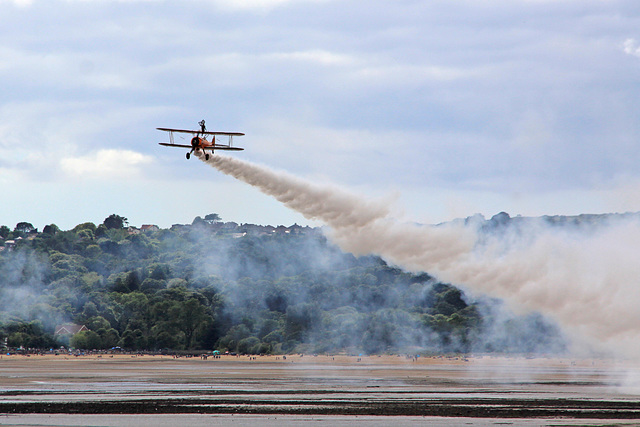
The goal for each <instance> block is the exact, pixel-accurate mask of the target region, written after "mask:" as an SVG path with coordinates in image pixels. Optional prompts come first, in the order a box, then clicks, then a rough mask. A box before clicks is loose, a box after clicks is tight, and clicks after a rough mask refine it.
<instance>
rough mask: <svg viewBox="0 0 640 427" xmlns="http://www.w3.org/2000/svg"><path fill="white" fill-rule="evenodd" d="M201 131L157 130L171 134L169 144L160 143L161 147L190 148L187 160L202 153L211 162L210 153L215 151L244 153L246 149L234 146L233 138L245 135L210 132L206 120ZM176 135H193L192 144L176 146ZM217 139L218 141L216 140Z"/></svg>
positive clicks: (202, 122) (202, 123) (201, 124)
mask: <svg viewBox="0 0 640 427" xmlns="http://www.w3.org/2000/svg"><path fill="white" fill-rule="evenodd" d="M198 124H199V125H200V130H186V129H170V128H157V129H158V130H161V131H164V132H169V142H160V143H159V144H160V145H164V146H165V147H180V148H190V149H191V150H190V151H189V152H188V153H187V159H189V158H190V157H191V153H193V152H194V151H195V152H200V151H202V152H203V153H204V158H205V160H209V153H208V152H207V151H211V153H213V152H214V151H215V150H231V151H242V150H244V148H240V147H234V146H233V137H234V136H242V135H244V133H240V132H209V131H207V128H206V126H205V125H204V120H202V121H201V122H199V123H198ZM174 133H186V134H190V135H192V137H191V144H190V145H187V144H176V143H175V142H174V140H173V134H174ZM207 136H211V140H209V139H207ZM216 137H217V139H216Z"/></svg>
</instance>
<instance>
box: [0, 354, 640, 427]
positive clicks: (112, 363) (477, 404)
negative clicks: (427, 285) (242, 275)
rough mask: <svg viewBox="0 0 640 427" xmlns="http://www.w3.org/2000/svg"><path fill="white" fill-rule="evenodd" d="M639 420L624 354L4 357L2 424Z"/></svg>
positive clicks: (632, 371) (635, 387)
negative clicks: (574, 356)
mask: <svg viewBox="0 0 640 427" xmlns="http://www.w3.org/2000/svg"><path fill="white" fill-rule="evenodd" d="M230 420H233V422H234V424H235V425H256V424H258V425H287V424H289V425H295V424H298V423H301V422H303V421H304V420H307V421H309V420H314V421H315V422H316V424H321V425H352V424H353V423H355V422H357V423H358V424H360V425H388V424H389V423H391V422H393V423H394V424H396V425H398V426H402V425H413V424H415V422H417V421H420V422H425V421H428V422H429V423H430V424H431V425H458V424H460V423H462V422H464V423H467V424H469V423H470V424H474V425H494V424H505V423H507V424H509V423H511V424H514V425H550V424H553V425H558V424H559V423H560V424H561V425H603V424H608V425H636V424H637V423H640V367H639V366H638V364H636V363H634V362H631V361H614V360H606V359H603V360H600V359H585V360H578V359H569V358H567V359H563V358H524V357H522V358H519V357H509V358H507V357H492V356H476V357H418V358H414V357H408V356H403V355H401V356H396V355H393V356H389V355H388V356H346V355H336V356H326V355H318V356H313V355H287V356H252V357H249V356H221V357H220V358H212V357H208V358H207V359H203V358H200V357H190V358H186V357H180V358H174V357H172V356H150V355H124V354H118V355H87V356H78V357H75V356H69V355H57V356H54V355H31V356H23V355H11V356H7V355H3V356H2V358H1V359H0V425H52V426H53V425H101V426H105V425H106V426H121V425H131V424H136V425H153V426H163V425H175V424H178V423H182V422H185V423H189V425H196V426H197V425H223V424H225V423H227V422H228V421H230Z"/></svg>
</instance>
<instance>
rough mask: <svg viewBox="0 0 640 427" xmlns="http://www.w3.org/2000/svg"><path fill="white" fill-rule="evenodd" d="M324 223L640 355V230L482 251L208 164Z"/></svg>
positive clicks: (450, 231) (335, 234)
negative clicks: (639, 256)
mask: <svg viewBox="0 0 640 427" xmlns="http://www.w3.org/2000/svg"><path fill="white" fill-rule="evenodd" d="M207 163H209V164H210V165H211V166H213V167H215V168H217V169H218V170H220V171H221V172H224V173H226V174H228V175H231V176H233V177H235V178H237V179H240V180H242V181H244V182H246V183H248V184H250V185H253V186H255V187H257V188H258V189H260V190H261V191H262V192H264V193H265V194H268V195H271V196H273V197H275V198H276V199H277V200H279V201H280V202H282V203H284V204H285V206H287V207H289V208H291V209H294V210H296V211H298V212H300V213H301V214H303V215H304V216H305V217H306V218H309V219H316V220H320V221H323V222H324V223H325V224H327V225H328V226H329V227H330V231H329V234H330V237H331V238H332V240H333V241H334V242H335V243H336V244H338V245H339V246H340V247H341V248H342V249H343V250H345V251H348V252H353V253H355V254H365V253H372V254H377V255H379V256H381V257H383V258H384V259H386V260H387V261H389V262H391V263H393V264H396V265H399V266H402V267H404V268H407V269H410V270H413V271H426V272H428V273H430V274H434V275H435V276H437V277H438V278H439V279H440V280H443V281H447V282H451V283H454V284H456V285H462V286H465V287H466V288H467V289H468V290H471V291H476V292H482V293H487V294H489V295H492V296H497V297H499V298H502V299H505V300H506V301H507V302H509V303H511V304H513V305H515V306H519V307H521V308H523V309H526V310H536V311H539V312H541V313H543V314H545V315H547V316H550V317H552V318H554V319H555V320H556V321H558V322H559V323H560V324H561V325H563V326H564V328H565V331H567V332H569V333H571V334H572V335H573V336H574V337H575V338H580V339H586V340H587V341H588V342H589V343H590V344H592V345H597V346H599V347H600V349H611V350H614V351H618V352H623V353H625V354H628V355H638V354H640V344H639V341H638V339H639V338H640V306H639V305H638V303H640V286H638V285H639V283H638V281H639V279H640V263H638V262H636V260H635V257H636V255H637V254H638V253H640V224H638V221H637V220H635V221H634V220H628V221H625V222H619V223H616V224H612V225H609V226H607V227H602V228H601V229H598V230H596V231H593V232H592V233H590V234H585V233H583V232H578V231H576V230H562V231H558V230H560V229H558V228H554V229H551V228H548V227H543V226H540V227H538V228H537V229H536V230H535V232H533V231H530V232H527V231H525V232H524V234H523V230H518V233H517V234H516V233H515V232H514V233H511V234H508V235H503V236H500V237H499V238H498V237H495V238H491V239H490V240H489V241H483V243H479V242H480V240H479V237H480V235H479V233H478V231H477V229H476V228H475V227H473V226H463V225H455V224H451V225H447V226H438V227H432V226H420V225H416V224H406V223H400V222H398V221H394V220H393V219H392V218H391V217H390V214H389V210H388V208H387V204H386V203H384V202H371V201H367V200H365V199H363V198H360V197H357V196H354V195H352V194H349V193H347V192H345V191H343V190H339V189H336V188H330V187H327V186H319V185H316V184H313V183H310V182H307V181H305V180H302V179H300V178H296V177H293V176H291V175H288V174H286V173H282V172H274V171H272V170H270V169H268V168H266V167H263V166H259V165H256V164H252V163H249V162H245V161H241V160H238V159H235V158H229V157H223V156H212V157H211V159H210V160H209V161H208V162H207Z"/></svg>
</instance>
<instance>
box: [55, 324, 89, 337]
mask: <svg viewBox="0 0 640 427" xmlns="http://www.w3.org/2000/svg"><path fill="white" fill-rule="evenodd" d="M88 330H89V328H87V327H86V326H84V325H76V324H75V323H63V324H62V325H58V326H56V331H55V332H54V334H53V335H54V336H57V335H71V336H73V335H75V334H77V333H78V332H85V331H88Z"/></svg>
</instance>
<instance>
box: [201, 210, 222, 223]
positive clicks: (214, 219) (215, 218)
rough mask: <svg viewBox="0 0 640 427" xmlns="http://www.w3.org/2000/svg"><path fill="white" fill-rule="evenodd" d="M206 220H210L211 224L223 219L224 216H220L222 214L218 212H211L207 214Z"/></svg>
mask: <svg viewBox="0 0 640 427" xmlns="http://www.w3.org/2000/svg"><path fill="white" fill-rule="evenodd" d="M204 220H205V221H207V222H209V223H210V224H213V223H215V222H220V221H222V218H220V215H218V214H217V213H210V214H208V215H205V217H204Z"/></svg>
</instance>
